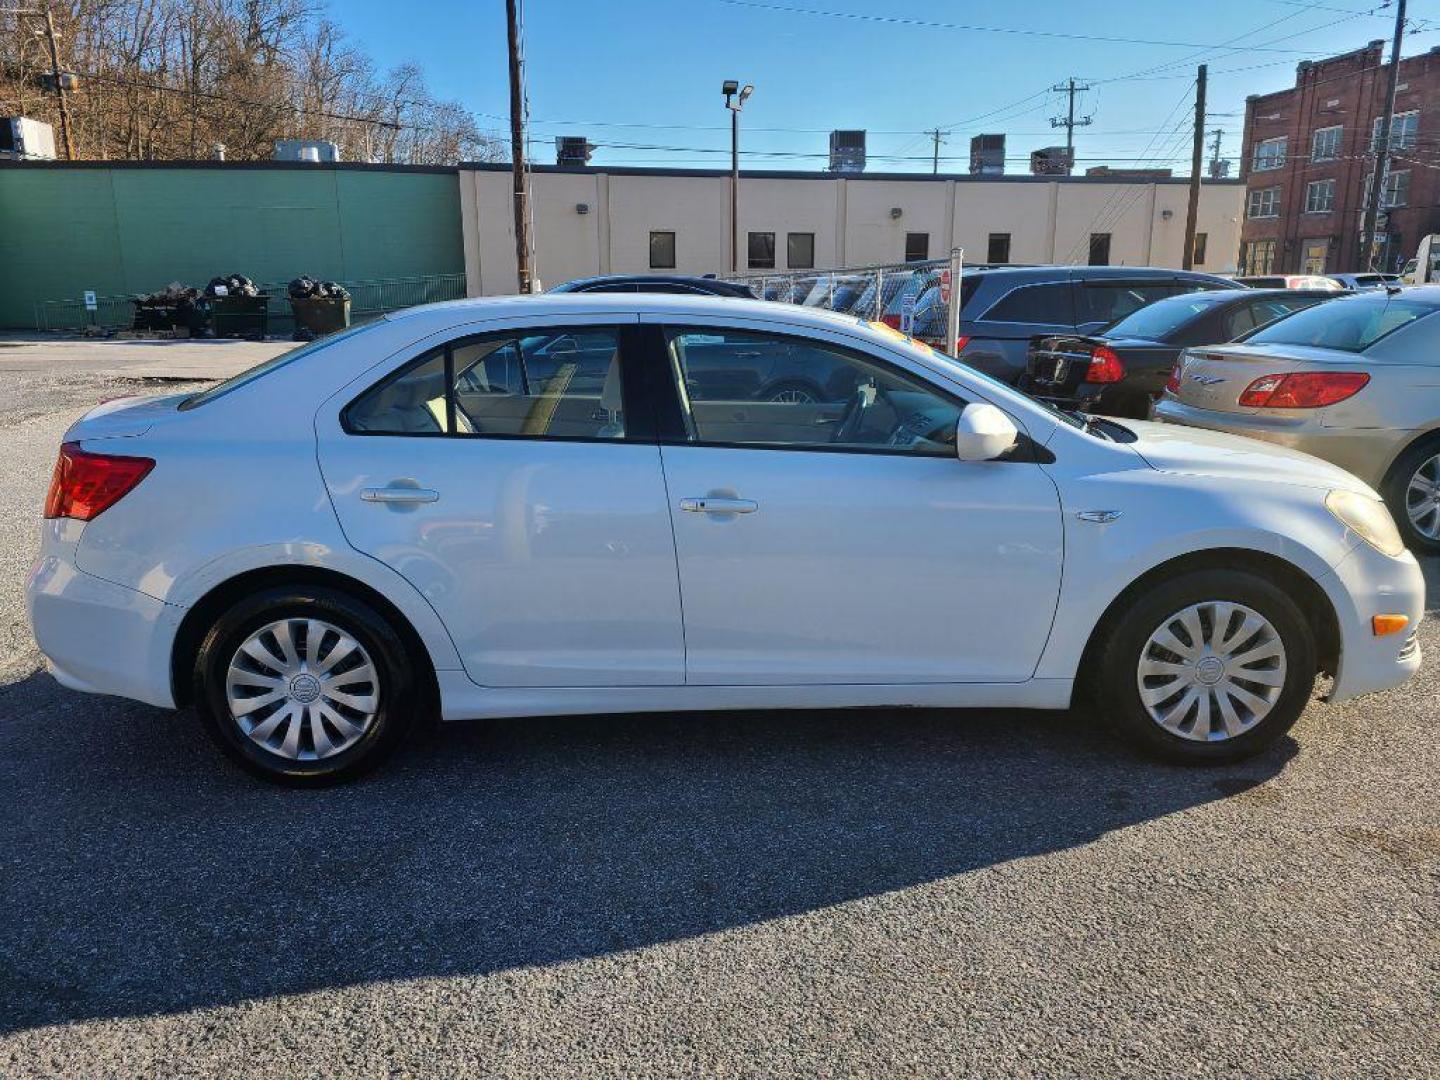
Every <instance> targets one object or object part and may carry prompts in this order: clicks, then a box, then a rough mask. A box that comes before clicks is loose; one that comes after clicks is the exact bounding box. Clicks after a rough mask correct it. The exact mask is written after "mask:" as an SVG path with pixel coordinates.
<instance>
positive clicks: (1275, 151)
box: [1250, 135, 1289, 172]
mask: <svg viewBox="0 0 1440 1080" xmlns="http://www.w3.org/2000/svg"><path fill="white" fill-rule="evenodd" d="M1288 142H1289V140H1288V139H1286V138H1285V136H1283V135H1282V136H1280V138H1278V139H1261V140H1260V141H1259V142H1258V143H1256V144H1255V157H1254V159H1253V161H1252V163H1251V165H1250V169H1251V171H1252V172H1264V171H1265V170H1266V169H1279V168H1283V167H1284V165H1285V147H1286V144H1287V143H1288Z"/></svg>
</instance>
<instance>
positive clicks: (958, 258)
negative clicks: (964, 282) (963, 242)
mask: <svg viewBox="0 0 1440 1080" xmlns="http://www.w3.org/2000/svg"><path fill="white" fill-rule="evenodd" d="M964 269H965V249H964V248H958V247H957V248H951V249H950V300H949V301H948V302H947V303H946V305H945V351H946V352H947V353H949V354H950V355H951V356H954V355H955V353H956V350H957V349H958V347H959V344H960V274H961V272H962V271H963V270H964Z"/></svg>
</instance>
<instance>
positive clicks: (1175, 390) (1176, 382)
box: [1165, 358, 1185, 397]
mask: <svg viewBox="0 0 1440 1080" xmlns="http://www.w3.org/2000/svg"><path fill="white" fill-rule="evenodd" d="M1184 366H1185V365H1184V364H1183V363H1181V361H1180V360H1179V358H1177V359H1176V360H1175V363H1173V364H1171V365H1170V378H1168V379H1166V380H1165V392H1166V393H1169V394H1174V395H1176V396H1177V397H1178V396H1179V394H1180V369H1181V368H1182V367H1184Z"/></svg>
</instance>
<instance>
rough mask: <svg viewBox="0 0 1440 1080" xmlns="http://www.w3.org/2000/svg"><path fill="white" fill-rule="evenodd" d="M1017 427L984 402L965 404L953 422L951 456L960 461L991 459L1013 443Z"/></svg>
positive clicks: (1016, 436)
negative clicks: (953, 446)
mask: <svg viewBox="0 0 1440 1080" xmlns="http://www.w3.org/2000/svg"><path fill="white" fill-rule="evenodd" d="M1018 438H1020V429H1019V428H1017V427H1016V426H1015V424H1014V422H1013V421H1012V420H1011V419H1010V417H1008V416H1006V415H1005V414H1004V413H1003V412H1001V411H1000V410H999V409H997V408H996V407H995V406H994V405H991V404H989V403H988V402H983V401H975V402H971V403H970V404H969V405H966V406H965V408H964V410H962V411H961V413H960V419H959V420H958V421H956V423H955V456H956V457H958V458H959V459H960V460H961V461H994V460H995V459H996V458H998V457H999V456H1000V455H1001V454H1003V453H1005V451H1006V450H1009V449H1010V448H1011V447H1012V446H1014V445H1015V440H1017V439H1018Z"/></svg>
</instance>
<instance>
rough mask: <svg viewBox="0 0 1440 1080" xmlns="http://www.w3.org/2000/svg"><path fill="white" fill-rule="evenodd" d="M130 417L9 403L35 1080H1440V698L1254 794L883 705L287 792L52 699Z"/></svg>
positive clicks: (9, 774)
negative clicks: (520, 1079) (92, 449)
mask: <svg viewBox="0 0 1440 1080" xmlns="http://www.w3.org/2000/svg"><path fill="white" fill-rule="evenodd" d="M127 389H130V388H127V387H118V388H117V387H116V386H115V385H114V384H107V385H104V386H102V385H96V384H89V383H84V382H83V381H82V382H74V381H67V382H65V383H63V384H60V383H57V382H56V381H55V380H54V379H53V378H47V379H45V381H44V384H43V386H41V385H39V384H36V385H32V386H29V387H28V388H26V389H25V390H24V391H23V392H17V393H15V394H13V395H9V396H8V397H7V399H6V401H5V403H4V404H3V406H0V408H4V409H14V410H16V411H15V412H13V414H11V415H5V414H4V413H0V423H3V425H4V427H5V430H6V435H5V458H6V464H7V467H6V469H5V470H4V471H3V473H0V510H3V511H4V512H3V513H0V560H3V561H0V653H3V660H0V663H3V667H0V672H3V675H0V790H3V791H4V792H5V793H6V796H5V797H6V799H7V811H8V812H7V813H6V814H4V815H3V818H0V910H3V911H4V912H5V916H4V918H3V921H0V1076H3V1077H11V1076H29V1075H57V1076H58V1075H64V1076H105V1075H112V1076H120V1075H124V1076H130V1075H136V1074H143V1075H154V1074H159V1075H167V1076H169V1075H207V1076H230V1075H238V1074H245V1075H262V1076H277V1077H280V1076H286V1077H288V1076H295V1075H302V1074H303V1075H346V1076H349V1075H419V1074H443V1075H455V1074H463V1073H481V1072H483V1073H494V1074H516V1075H545V1076H547V1077H548V1076H580V1075H586V1076H589V1075H596V1074H612V1075H619V1074H626V1075H633V1074H637V1073H639V1074H662V1075H673V1074H682V1073H683V1074H696V1073H702V1074H707V1075H742V1074H743V1075H769V1074H776V1073H785V1074H797V1073H798V1074H827V1075H833V1074H861V1075H876V1074H888V1073H902V1072H903V1073H917V1072H919V1073H927V1074H974V1073H985V1074H1007V1075H1012V1074H1023V1075H1057V1074H1067V1075H1077V1074H1087V1075H1094V1074H1104V1075H1117V1074H1119V1075H1139V1074H1147V1075H1167V1076H1170V1075H1235V1076H1241V1075H1243V1076H1254V1075H1262V1076H1294V1075H1301V1074H1303V1075H1343V1076H1360V1075H1364V1076H1371V1075H1391V1076H1394V1075H1411V1076H1414V1075H1440V1066H1437V1062H1440V996H1437V994H1440V992H1437V987H1440V931H1437V929H1436V927H1437V923H1440V791H1437V786H1436V783H1435V778H1436V776H1437V775H1440V742H1437V740H1436V739H1435V722H1436V717H1437V715H1440V683H1437V679H1436V674H1435V673H1436V670H1437V668H1436V664H1435V662H1434V661H1431V662H1429V663H1428V664H1427V666H1426V667H1425V668H1424V669H1423V670H1422V672H1421V675H1420V676H1419V678H1418V679H1417V680H1416V681H1415V682H1414V683H1413V684H1411V685H1410V686H1408V687H1406V688H1404V689H1403V690H1400V691H1396V692H1392V693H1390V694H1386V695H1379V696H1376V697H1371V698H1367V699H1364V700H1362V701H1359V702H1352V703H1349V704H1345V705H1341V706H1335V707H1329V706H1325V705H1322V704H1319V703H1316V704H1315V705H1313V706H1312V707H1311V708H1310V709H1309V710H1308V711H1307V713H1306V714H1305V716H1304V718H1303V719H1302V720H1301V722H1300V724H1299V725H1298V726H1297V727H1296V729H1295V732H1294V738H1293V740H1291V741H1288V742H1287V743H1285V744H1284V745H1283V746H1282V747H1281V748H1279V749H1278V750H1277V751H1276V752H1274V753H1273V754H1271V755H1269V756H1267V757H1264V758H1262V759H1259V760H1255V761H1251V762H1248V763H1246V764H1243V765H1240V766H1233V767H1226V768H1220V769H1190V770H1186V769H1176V768H1170V767H1164V766H1159V765H1155V764H1152V763H1150V762H1148V761H1144V760H1141V759H1138V758H1136V757H1134V756H1132V755H1130V754H1129V753H1127V752H1126V751H1125V750H1124V749H1123V748H1122V747H1121V746H1119V745H1117V744H1116V743H1115V742H1113V741H1112V740H1111V739H1110V738H1109V737H1108V736H1107V735H1105V734H1103V733H1101V732H1099V731H1096V730H1094V728H1093V727H1092V726H1091V725H1090V724H1089V723H1087V722H1085V721H1083V720H1081V719H1079V718H1077V717H1073V716H1070V715H1068V714H1039V715H1034V714H1023V713H1003V712H963V713H955V712H915V711H911V712H904V713H895V712H887V711H881V710H876V711H866V712H859V713H848V714H844V713H826V712H819V713H806V714H747V715H702V716H691V717H667V716H659V717H616V718H606V719H593V718H592V719H557V720H526V721H513V722H497V723H489V724H472V725H453V726H449V727H446V728H443V729H442V730H440V731H439V732H438V733H435V734H433V735H431V736H429V737H428V738H426V739H425V740H423V741H421V742H420V743H418V744H416V745H415V746H413V747H411V748H410V749H408V750H407V751H406V752H405V753H404V754H403V755H402V756H401V758H400V759H399V760H398V761H397V762H395V763H394V765H393V767H391V768H389V769H387V770H385V771H383V772H382V773H380V774H379V775H377V776H375V777H374V778H372V779H370V780H367V781H366V782H363V783H360V784H357V785H353V786H350V787H345V788H341V789H337V790H332V791H326V792H292V791H281V790H276V789H273V788H269V787H266V786H262V785H260V784H258V783H255V782H252V781H251V780H249V779H248V778H246V777H245V776H243V775H241V774H239V773H238V772H237V771H236V770H235V769H233V768H232V767H230V766H229V765H227V764H226V763H225V762H224V761H223V760H222V759H221V758H220V757H219V755H218V754H217V753H216V752H215V751H214V750H213V749H212V748H211V747H210V745H209V744H208V743H207V742H206V740H205V739H204V737H203V736H202V735H201V733H200V732H198V731H197V730H196V728H195V726H194V724H193V723H192V722H191V721H190V720H189V719H188V718H186V717H184V716H179V715H173V714H170V713H165V712H162V711H159V710H155V709H150V708H146V707H144V706H140V705H135V704H131V703H128V702H123V701H119V700H115V699H107V698H91V697H85V696H82V695H78V694H72V693H69V692H67V691H64V690H61V689H60V688H59V687H58V686H57V685H55V684H54V683H53V682H52V681H51V680H50V679H49V678H48V677H46V676H44V675H43V674H39V673H38V672H37V670H36V668H37V664H36V660H37V657H36V654H35V652H34V648H33V645H32V644H31V643H30V642H29V638H28V631H27V630H26V628H25V625H24V613H23V609H22V607H21V603H20V598H21V588H22V584H23V577H24V569H25V567H26V565H27V564H28V561H29V558H30V555H31V551H32V547H33V543H34V534H35V518H36V516H37V514H38V508H39V505H40V503H41V501H42V498H43V492H44V487H45V483H46V481H47V479H48V475H49V467H50V463H51V461H52V460H53V455H54V452H55V445H56V443H57V442H58V440H59V437H60V435H61V433H62V432H63V430H64V428H65V426H66V424H67V423H68V422H69V420H70V419H72V418H73V416H74V415H76V413H77V412H78V411H80V410H81V409H82V408H83V405H84V403H85V402H86V401H89V400H94V399H95V398H96V397H99V396H108V395H113V394H114V393H116V392H126V390H127ZM41 398H43V399H44V400H43V401H41ZM17 402H18V403H19V404H18V405H17V404H16V403H17ZM1427 572H1428V574H1429V576H1430V579H1431V583H1432V587H1433V586H1435V585H1440V566H1437V565H1431V566H1428V567H1427ZM1437 626H1440V620H1436V621H1432V622H1430V623H1427V624H1426V626H1425V627H1424V628H1423V629H1422V632H1421V633H1422V640H1423V642H1424V645H1425V647H1426V648H1427V649H1428V650H1429V651H1430V652H1431V654H1432V655H1435V656H1440V631H1437Z"/></svg>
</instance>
